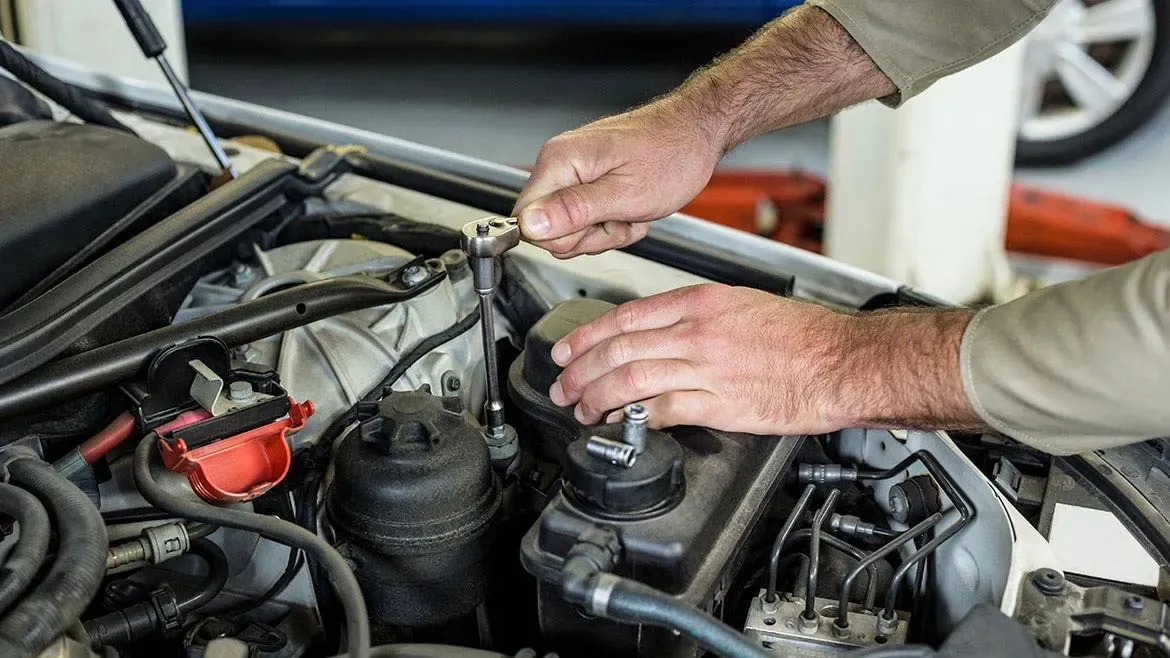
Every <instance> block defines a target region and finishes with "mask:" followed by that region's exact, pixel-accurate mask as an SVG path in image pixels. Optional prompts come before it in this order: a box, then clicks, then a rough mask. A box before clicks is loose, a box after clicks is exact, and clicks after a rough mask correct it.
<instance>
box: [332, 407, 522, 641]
mask: <svg viewBox="0 0 1170 658" xmlns="http://www.w3.org/2000/svg"><path fill="white" fill-rule="evenodd" d="M459 404H460V403H459V400H458V398H438V397H435V396H432V395H430V394H429V393H427V392H425V391H418V392H411V393H393V394H391V395H390V396H388V397H387V398H386V399H384V400H383V401H382V402H381V404H380V405H379V407H378V413H377V415H375V416H374V417H372V418H369V419H367V420H365V421H363V422H362V423H361V424H360V425H358V427H357V428H355V429H354V430H352V431H351V432H350V433H349V434H347V435H346V436H345V437H344V438H343V439H342V443H341V445H340V446H339V447H338V450H337V454H336V457H335V459H334V476H333V482H332V484H331V486H330V488H329V492H328V494H327V496H326V510H327V514H328V518H329V522H330V524H331V525H332V527H333V529H334V532H335V534H336V537H337V540H338V548H339V550H341V552H342V554H343V555H345V556H346V557H347V558H349V559H350V560H352V561H353V563H354V573H355V574H356V576H357V578H358V582H359V583H360V584H361V587H362V592H363V593H364V594H365V598H366V604H367V606H368V607H369V612H370V621H371V626H372V631H373V635H374V640H375V642H376V643H380V642H392V641H398V640H400V639H402V638H415V637H420V636H419V635H418V634H416V633H405V634H404V633H403V630H402V629H404V628H407V629H410V628H418V627H430V628H432V629H433V628H436V627H439V626H442V625H443V624H446V623H448V622H454V621H456V620H458V619H459V618H461V617H464V616H467V615H470V614H471V613H473V612H474V610H475V608H476V606H478V605H479V604H480V603H481V602H482V601H483V600H484V597H485V595H486V591H487V583H488V574H487V567H486V558H487V554H488V552H489V549H490V547H491V542H492V538H493V533H492V529H493V520H494V519H495V516H496V512H497V510H498V509H499V507H500V492H499V487H498V485H497V483H496V480H495V477H494V476H493V475H492V471H491V465H490V460H489V457H488V449H487V444H486V443H485V442H484V439H483V435H482V434H481V433H480V432H479V431H478V430H477V429H476V428H475V427H473V426H472V425H471V424H469V423H468V421H467V420H466V419H465V418H464V416H463V415H462V414H461V413H460V408H459Z"/></svg>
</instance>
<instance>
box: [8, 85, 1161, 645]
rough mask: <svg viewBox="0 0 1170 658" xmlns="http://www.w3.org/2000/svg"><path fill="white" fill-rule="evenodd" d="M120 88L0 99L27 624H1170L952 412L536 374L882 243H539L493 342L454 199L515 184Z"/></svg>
mask: <svg viewBox="0 0 1170 658" xmlns="http://www.w3.org/2000/svg"><path fill="white" fill-rule="evenodd" d="M46 75H47V74H46ZM0 84H3V85H9V86H10V87H11V89H10V93H11V94H12V95H17V96H19V95H20V94H22V93H23V94H27V92H26V91H24V90H23V89H22V88H21V87H19V86H17V85H16V84H15V83H14V82H13V81H11V80H8V79H7V78H2V77H0ZM61 84H64V83H61ZM0 97H2V95H0ZM30 98H31V95H30ZM104 100H106V101H108V102H109V103H110V105H111V106H112V107H113V108H114V110H115V111H114V113H113V115H111V120H112V121H113V122H114V124H116V125H113V124H111V125H97V123H96V122H95V121H90V122H89V123H78V122H76V121H75V120H73V119H70V120H65V121H62V120H54V119H52V118H51V115H50V114H49V113H48V112H46V111H44V110H45V108H44V107H42V105H41V104H39V102H33V101H28V99H25V101H24V102H22V103H21V104H20V107H22V108H24V109H23V110H22V112H8V113H0V117H4V121H5V122H6V123H7V124H8V125H4V126H2V127H0V179H2V180H4V181H5V183H6V184H5V185H3V186H0V229H2V230H0V261H2V262H4V263H6V266H7V267H8V268H9V271H10V272H12V275H11V276H9V277H5V280H4V281H3V282H0V283H2V287H0V304H2V305H3V306H2V308H3V310H0V419H3V423H2V424H0V474H2V475H3V484H0V516H2V517H3V518H4V519H5V520H7V523H6V524H4V525H0V528H2V529H3V531H4V533H5V534H4V535H3V537H0V557H2V558H3V564H4V571H3V573H0V655H3V656H44V657H46V658H48V657H50V656H91V655H99V656H125V657H136V656H176V657H180V656H182V657H192V658H195V657H206V658H213V657H215V658H228V657H236V656H239V657H252V656H255V657H261V656H263V657H278V656H279V657H282V658H283V657H287V658H293V657H296V656H334V655H351V656H369V655H378V656H452V657H456V658H458V657H467V658H472V657H481V658H482V657H490V656H501V655H506V656H528V657H533V656H551V655H557V656H562V657H573V656H598V655H608V656H655V657H657V656H680V657H682V656H701V655H707V654H713V655H725V656H830V655H838V654H848V653H850V652H853V651H866V652H867V653H864V654H858V655H870V656H881V655H889V656H895V655H897V656H931V655H954V656H958V655H995V656H998V655H1003V656H1024V655H1037V656H1039V655H1052V654H1046V653H1045V652H1055V653H1056V654H1065V655H1125V656H1129V655H1156V651H1157V649H1156V647H1159V646H1161V647H1166V646H1170V641H1168V640H1167V639H1166V638H1167V635H1166V634H1165V632H1164V629H1163V626H1162V624H1164V623H1165V622H1164V621H1163V619H1164V617H1163V616H1161V615H1162V611H1163V607H1162V603H1161V602H1160V601H1158V600H1157V599H1156V598H1153V597H1152V596H1147V595H1143V594H1135V593H1132V592H1127V591H1123V590H1121V589H1118V588H1116V587H1113V586H1105V585H1100V584H1099V583H1098V584H1091V583H1075V582H1072V581H1071V580H1070V579H1068V578H1066V576H1065V575H1064V574H1062V573H1061V572H1060V571H1059V570H1058V567H1059V564H1058V563H1057V561H1056V560H1055V558H1054V557H1053V556H1052V555H1051V552H1050V551H1047V550H1046V547H1045V545H1044V541H1043V539H1042V538H1041V537H1040V535H1039V534H1038V533H1037V532H1036V530H1035V529H1034V528H1033V527H1032V525H1031V524H1030V523H1029V522H1028V520H1026V519H1025V517H1024V515H1023V514H1022V513H1021V512H1020V511H1018V510H1017V509H1016V508H1015V507H1013V505H1012V504H1011V502H1010V501H1009V499H1008V498H1007V497H1005V496H1004V494H1003V493H1002V492H1001V491H1000V490H998V489H997V488H996V487H995V486H993V485H992V484H991V482H990V481H989V479H988V477H987V476H986V475H985V474H984V473H983V472H981V470H980V468H979V467H977V466H976V465H975V464H974V463H973V461H972V459H973V457H971V456H969V455H968V451H965V450H964V449H962V446H961V444H960V443H957V442H956V441H954V440H952V438H951V437H948V436H946V435H944V434H940V433H933V432H917V431H904V430H899V431H886V430H870V429H861V428H858V429H850V430H846V431H842V432H839V433H836V434H833V435H829V436H784V437H759V436H748V435H738V434H730V433H726V432H720V431H715V430H711V429H707V428H702V427H676V428H670V429H667V430H661V431H660V430H654V429H649V428H648V425H647V420H648V419H647V417H646V413H645V409H644V408H641V407H640V406H639V405H631V406H629V407H627V408H625V409H624V410H621V411H623V418H622V419H621V420H620V422H617V423H611V424H604V425H598V426H583V425H581V424H580V423H579V422H578V421H577V420H576V419H575V418H574V417H573V415H572V412H571V410H569V409H564V408H560V407H558V406H557V405H555V404H554V403H553V402H552V401H551V400H550V399H549V398H548V396H547V391H548V390H549V387H550V385H551V384H552V382H553V381H554V380H555V378H556V377H557V375H558V374H559V367H558V366H557V365H556V364H555V363H554V362H553V361H552V358H551V356H550V350H551V347H552V345H553V344H554V343H555V342H556V341H557V340H558V339H560V338H562V337H563V336H565V335H566V334H567V333H569V332H570V331H572V330H573V329H574V328H576V327H578V326H581V325H583V324H585V323H587V322H589V321H590V320H592V319H595V318H597V317H599V316H601V315H602V314H604V313H606V312H607V311H608V310H610V309H612V308H614V306H615V305H616V304H620V303H621V302H623V301H627V300H629V299H633V298H636V297H641V296H646V295H650V294H654V293H657V292H661V291H664V290H668V289H671V288H675V287H678V286H680V285H688V284H696V283H704V282H708V281H711V280H718V281H722V282H724V283H739V284H743V285H755V286H757V287H763V288H766V289H770V290H772V291H773V292H776V293H777V294H796V295H799V296H802V297H805V298H809V299H813V300H816V301H820V302H823V303H830V304H836V305H839V306H844V307H851V308H854V309H856V308H862V307H867V306H866V304H868V303H869V302H865V303H848V302H845V301H843V300H844V299H846V298H847V297H848V295H847V294H846V292H847V290H848V289H850V288H856V287H857V285H859V284H857V282H856V281H848V280H844V279H838V285H836V286H835V285H832V284H825V283H823V282H821V283H818V284H810V285H805V284H804V283H803V281H802V278H801V277H802V274H801V273H797V272H782V273H781V274H780V275H776V274H775V273H769V272H768V271H766V270H760V269H755V270H752V269H750V268H746V269H745V268H740V267H738V266H737V264H736V263H730V264H729V265H728V267H727V268H725V270H724V273H723V274H718V273H716V272H715V271H714V270H713V269H712V263H716V264H717V262H718V261H717V259H708V260H704V261H703V262H697V261H695V260H693V259H692V260H689V261H688V260H687V259H685V258H680V259H675V260H671V259H668V258H664V257H661V254H662V253H664V252H666V251H670V252H671V253H674V254H686V253H689V252H687V251H686V249H687V248H686V247H685V246H680V245H678V244H673V243H669V241H666V242H657V243H656V242H654V241H653V239H648V241H647V245H649V246H648V247H644V248H646V249H649V250H650V251H647V252H642V253H640V254H631V253H620V252H619V253H612V254H604V255H601V256H597V257H592V258H591V259H589V260H588V261H584V262H583V261H570V262H561V261H557V260H555V259H553V258H552V257H551V256H548V255H547V254H545V253H543V252H541V251H540V250H539V249H536V248H535V247H531V246H528V245H524V244H521V245H519V246H517V247H516V248H515V249H514V250H512V251H510V252H509V253H507V254H505V255H502V256H501V257H500V258H499V259H498V260H497V261H496V262H497V265H498V267H496V268H495V276H496V279H495V281H496V283H495V290H496V295H495V303H494V311H495V317H494V320H493V328H494V335H495V336H496V338H497V341H498V342H497V343H496V345H495V348H496V349H495V351H496V353H497V354H498V363H496V359H485V352H484V349H485V346H484V343H483V339H482V338H481V330H482V329H483V327H482V326H481V325H480V323H481V316H480V314H479V312H478V308H477V305H478V302H479V296H478V295H477V290H476V286H475V284H474V281H473V271H472V267H470V265H469V260H468V255H467V253H466V251H465V250H464V249H462V248H461V237H460V236H461V233H460V231H461V230H462V229H463V227H465V226H467V225H474V224H475V223H477V222H483V221H491V220H490V219H489V220H485V217H492V216H494V215H500V214H505V213H507V210H508V207H507V203H508V202H509V199H512V200H514V198H515V193H516V191H515V190H506V189H504V190H501V189H499V188H498V187H493V186H491V185H489V184H486V183H484V182H482V181H476V180H474V179H471V178H467V177H461V176H459V175H456V174H452V173H450V172H443V171H440V170H437V169H433V168H428V167H426V166H423V165H419V164H417V163H411V162H407V161H404V160H396V159H393V158H389V157H385V156H380V155H377V154H375V153H373V152H371V151H370V150H369V149H366V148H361V147H352V146H337V145H329V144H323V145H321V144H317V145H313V144H310V145H305V144H303V143H300V144H299V145H298V142H297V141H296V140H291V139H285V140H282V138H281V136H280V135H279V134H278V131H273V132H272V133H270V134H267V135H263V139H257V138H255V137H247V136H246V135H248V134H250V133H247V132H244V131H242V130H236V131H235V132H234V133H233V136H234V137H235V138H236V139H233V140H232V141H230V142H227V143H226V144H227V149H226V150H227V152H228V154H229V155H231V157H232V159H233V163H234V165H235V166H236V167H237V168H238V169H239V171H240V172H241V175H240V177H239V178H236V179H234V180H227V179H225V178H224V177H222V176H217V175H216V174H215V173H214V171H213V170H212V169H211V168H210V167H209V166H208V162H209V160H208V155H207V153H206V152H205V150H204V146H203V144H202V143H201V142H200V141H199V139H198V138H197V136H195V135H193V134H191V133H190V132H188V131H186V130H184V129H183V128H182V127H181V126H179V125H175V123H176V122H175V121H174V120H173V118H171V117H168V116H167V115H166V114H165V113H152V112H150V111H147V110H143V109H142V108H141V107H140V106H133V107H132V106H131V104H124V105H120V104H119V103H118V102H117V100H116V99H115V98H111V97H107V98H105V99H104ZM86 102H89V103H93V102H94V101H92V100H87V101H86ZM75 114H76V112H75ZM87 116H92V115H89V114H87ZM107 123H109V122H107ZM493 214H494V215H493ZM655 249H658V251H654V250H655ZM672 250H673V251H672ZM656 254H657V256H656ZM700 260H701V259H700ZM726 272H731V274H727V273H726ZM737 272H739V273H738V274H737ZM791 274H796V276H795V290H794V288H793V284H794V280H793V277H792V276H790V275H791ZM736 277H741V278H736ZM813 278H815V277H813ZM889 295H892V296H893V297H894V303H911V302H915V301H918V302H921V300H920V299H916V298H913V297H912V296H906V295H903V296H900V297H899V296H897V295H894V294H893V292H891V293H889ZM875 300H876V298H875ZM870 301H871V302H873V304H877V305H883V304H888V303H889V300H886V301H881V300H876V301H874V300H870ZM873 304H870V305H869V306H868V307H870V308H872V307H873ZM493 363H495V364H496V366H497V369H496V372H495V374H496V376H497V377H498V380H499V381H500V382H501V383H502V386H503V387H504V389H505V391H504V394H505V396H506V401H505V408H504V409H503V410H502V412H501V413H503V415H504V417H505V418H506V419H507V422H508V428H509V434H508V435H507V436H506V437H505V438H504V439H500V438H499V437H493V436H491V435H490V432H489V431H488V429H489V428H488V424H489V422H490V419H489V418H486V417H485V413H484V411H485V401H486V400H487V395H488V391H487V380H488V378H487V376H486V372H485V369H486V368H487V367H490V366H491V364H493ZM14 528H15V532H14ZM1013 617H1014V618H1013ZM371 646H372V647H375V648H373V649H371V648H370V647H371ZM964 646H965V647H968V649H969V650H970V648H971V647H974V648H975V653H971V652H970V651H968V653H961V651H960V649H961V647H964ZM956 647H958V648H956ZM883 651H884V652H886V653H882V652H883ZM936 652H940V653H936ZM948 652H949V653H948ZM1143 652H1147V653H1143Z"/></svg>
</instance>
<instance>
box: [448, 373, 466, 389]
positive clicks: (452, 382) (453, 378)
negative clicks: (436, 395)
mask: <svg viewBox="0 0 1170 658" xmlns="http://www.w3.org/2000/svg"><path fill="white" fill-rule="evenodd" d="M461 388H463V381H462V380H460V379H459V375H456V374H455V373H453V372H447V373H446V374H444V375H443V392H444V393H456V392H458V391H459V389H461Z"/></svg>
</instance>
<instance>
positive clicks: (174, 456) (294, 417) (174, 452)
mask: <svg viewBox="0 0 1170 658" xmlns="http://www.w3.org/2000/svg"><path fill="white" fill-rule="evenodd" d="M288 402H289V409H288V417H286V418H282V419H280V420H278V421H276V422H273V423H269V424H267V425H264V426H262V427H257V428H256V429H252V430H248V431H247V432H244V433H242V434H237V435H235V436H233V437H230V438H227V439H223V440H220V441H216V442H214V443H210V444H208V445H205V446H200V447H198V448H195V449H194V450H188V449H187V444H186V443H185V442H184V441H183V440H182V439H179V440H177V441H175V443H174V445H172V444H171V443H169V442H168V441H167V440H166V439H160V440H159V442H158V449H159V452H161V453H162V459H163V464H164V465H165V466H166V467H167V469H169V470H171V471H174V472H176V473H183V474H185V475H186V476H187V481H188V482H190V483H191V488H192V489H194V490H195V493H196V494H198V495H199V497H200V498H202V499H203V500H206V501H207V502H209V503H216V504H224V503H241V502H244V501H248V500H252V499H253V498H256V497H257V496H260V495H262V494H263V493H265V492H267V491H268V490H269V489H271V488H272V487H275V486H276V485H278V484H280V482H281V480H283V479H284V477H285V476H286V475H288V469H289V466H290V465H291V464H292V453H291V451H290V450H289V447H288V438H287V437H288V433H289V432H296V431H297V430H299V429H301V428H302V427H304V426H305V421H306V420H307V419H308V418H309V416H312V415H313V403H312V402H310V401H309V400H305V401H304V402H302V403H297V402H294V401H293V400H292V398H289V401H288Z"/></svg>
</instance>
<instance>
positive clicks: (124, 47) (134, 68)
mask: <svg viewBox="0 0 1170 658" xmlns="http://www.w3.org/2000/svg"><path fill="white" fill-rule="evenodd" d="M0 2H4V0H0ZM15 4H16V11H15V19H16V26H17V34H18V40H19V43H20V44H21V45H22V46H25V47H27V48H29V49H30V50H33V51H35V52H39V53H44V54H46V55H53V56H56V57H62V58H64V59H68V60H72V61H74V62H79V63H81V64H84V65H86V66H88V67H89V68H91V69H94V70H95V71H99V72H101V73H108V74H110V75H116V76H121V77H127V78H137V79H139V80H149V81H151V82H158V83H162V84H166V78H164V77H163V74H162V73H161V72H160V71H159V68H158V64H157V63H155V62H154V60H149V59H146V58H145V57H143V56H142V51H141V50H139V49H138V44H137V43H135V41H134V38H133V37H132V36H130V31H129V30H128V29H126V25H125V23H123V22H122V17H121V16H120V15H119V14H118V10H117V8H115V7H114V3H113V2H112V1H111V0H15ZM142 6H143V7H144V8H145V9H146V11H147V12H149V13H150V16H151V18H153V19H154V24H155V25H156V26H157V27H158V31H159V33H160V34H162V37H163V39H165V40H166V42H167V46H168V47H167V60H168V61H170V63H171V65H172V67H173V68H174V69H175V72H176V73H178V75H179V77H180V78H181V79H182V80H183V81H186V80H187V49H186V46H185V42H184V40H183V15H182V12H181V11H180V9H179V0H142Z"/></svg>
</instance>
